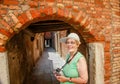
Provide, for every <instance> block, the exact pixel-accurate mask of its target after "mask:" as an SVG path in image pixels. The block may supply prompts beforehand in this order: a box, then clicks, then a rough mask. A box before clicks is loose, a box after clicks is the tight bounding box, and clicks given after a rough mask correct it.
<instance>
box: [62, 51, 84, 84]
mask: <svg viewBox="0 0 120 84" xmlns="http://www.w3.org/2000/svg"><path fill="white" fill-rule="evenodd" d="M69 57H70V55H69V54H68V55H67V57H66V61H67V60H68V59H69ZM81 57H83V55H82V54H81V53H80V52H78V53H77V54H76V55H75V57H74V58H73V59H72V60H71V61H70V63H69V64H66V65H65V66H64V67H63V70H62V72H63V74H64V76H66V77H68V78H70V77H71V78H77V77H79V72H78V69H77V63H78V61H79V59H80V58H81ZM60 84H74V83H72V82H64V83H60Z"/></svg>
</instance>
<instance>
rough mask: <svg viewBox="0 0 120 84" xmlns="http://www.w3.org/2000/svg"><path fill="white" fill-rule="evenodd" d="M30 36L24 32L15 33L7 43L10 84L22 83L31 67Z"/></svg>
mask: <svg viewBox="0 0 120 84" xmlns="http://www.w3.org/2000/svg"><path fill="white" fill-rule="evenodd" d="M30 44H31V43H30V38H29V39H28V38H27V37H24V33H23V32H20V33H19V34H16V35H15V36H14V37H13V38H11V40H10V41H9V42H8V43H7V45H6V48H7V50H8V63H9V73H10V84H22V83H23V81H24V79H25V77H26V76H27V75H28V74H29V73H30V71H31V69H32V67H33V59H32V46H31V45H30Z"/></svg>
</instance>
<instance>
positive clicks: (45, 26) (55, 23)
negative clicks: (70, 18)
mask: <svg viewBox="0 0 120 84" xmlns="http://www.w3.org/2000/svg"><path fill="white" fill-rule="evenodd" d="M70 28H72V26H70V25H69V24H67V23H65V22H63V21H59V20H47V21H40V22H37V23H32V24H31V25H30V26H28V28H27V29H28V30H30V31H32V32H33V33H41V32H47V31H60V30H68V29H70Z"/></svg>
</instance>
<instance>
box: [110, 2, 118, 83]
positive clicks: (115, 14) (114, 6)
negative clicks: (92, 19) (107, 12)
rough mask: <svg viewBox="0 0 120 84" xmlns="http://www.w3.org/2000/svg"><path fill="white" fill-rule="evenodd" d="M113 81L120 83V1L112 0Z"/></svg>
mask: <svg viewBox="0 0 120 84" xmlns="http://www.w3.org/2000/svg"><path fill="white" fill-rule="evenodd" d="M111 5H112V23H111V24H112V27H113V28H112V35H111V36H112V39H111V66H112V69H111V83H112V84H119V83H120V1H117V0H116V1H112V0H111Z"/></svg>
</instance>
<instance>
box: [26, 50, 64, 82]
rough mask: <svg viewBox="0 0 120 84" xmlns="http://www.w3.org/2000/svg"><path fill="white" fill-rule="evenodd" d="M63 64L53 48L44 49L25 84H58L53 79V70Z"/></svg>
mask: <svg viewBox="0 0 120 84" xmlns="http://www.w3.org/2000/svg"><path fill="white" fill-rule="evenodd" d="M64 63H65V61H64V60H63V59H62V58H61V57H60V55H59V54H58V53H57V52H55V50H54V49H53V48H46V49H45V51H44V52H43V55H42V56H41V58H40V59H39V61H38V62H37V64H36V66H35V67H34V70H33V73H32V75H31V77H30V78H29V80H28V81H26V83H25V84H59V82H58V81H57V80H56V78H55V77H54V74H53V70H54V69H56V68H58V67H61V66H62V65H63V64H64Z"/></svg>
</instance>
